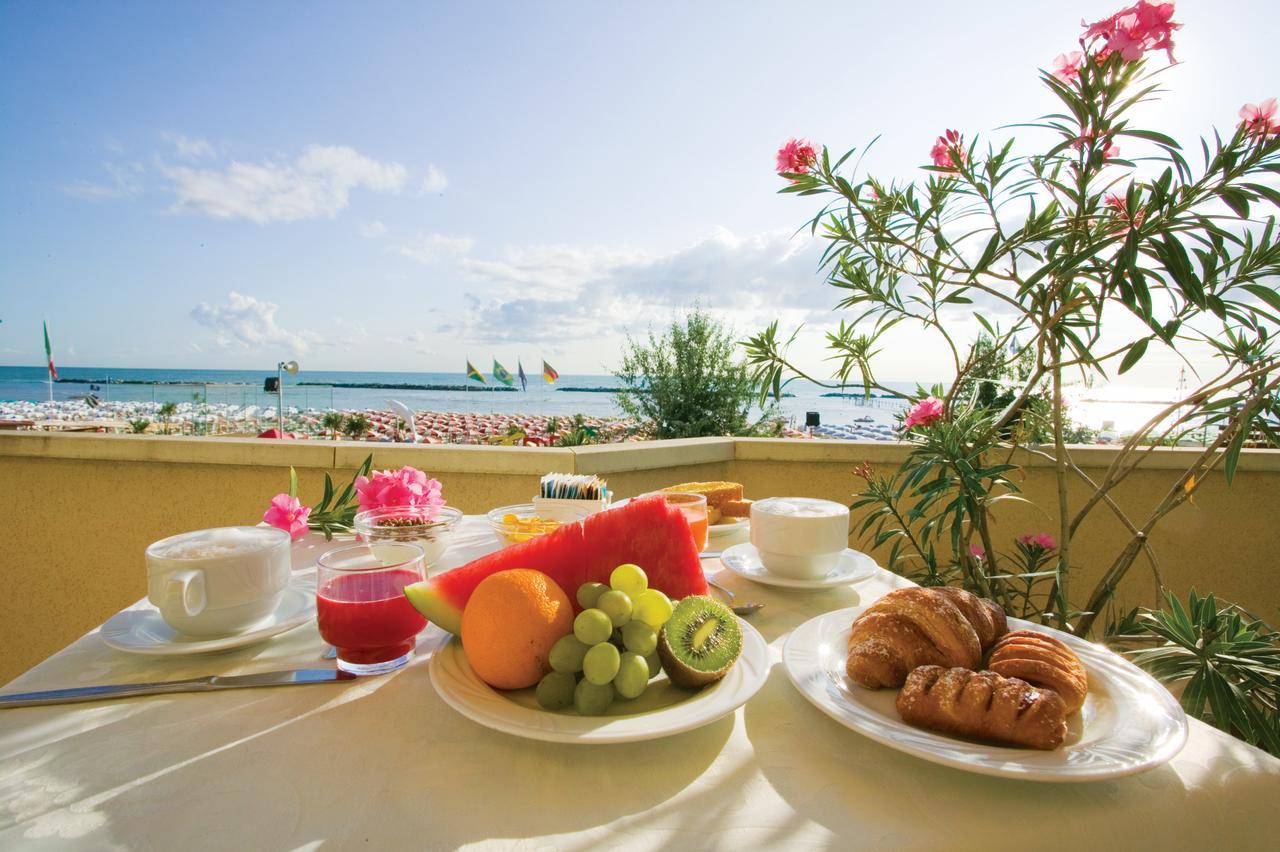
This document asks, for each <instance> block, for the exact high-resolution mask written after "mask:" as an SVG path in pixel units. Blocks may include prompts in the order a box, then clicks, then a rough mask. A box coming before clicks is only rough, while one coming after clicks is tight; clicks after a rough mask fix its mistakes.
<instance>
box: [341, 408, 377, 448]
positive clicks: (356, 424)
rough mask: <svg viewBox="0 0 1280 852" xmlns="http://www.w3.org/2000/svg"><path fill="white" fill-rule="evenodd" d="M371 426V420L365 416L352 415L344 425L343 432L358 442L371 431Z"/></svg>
mask: <svg viewBox="0 0 1280 852" xmlns="http://www.w3.org/2000/svg"><path fill="white" fill-rule="evenodd" d="M370 425H371V424H370V423H369V418H368V417H365V416H364V415H363V414H351V415H348V416H347V419H346V422H345V423H343V424H342V431H343V432H344V433H345V434H346V436H347V437H348V438H350V439H351V440H353V441H358V440H360V439H361V438H363V437H364V434H365V432H368V431H369V426H370Z"/></svg>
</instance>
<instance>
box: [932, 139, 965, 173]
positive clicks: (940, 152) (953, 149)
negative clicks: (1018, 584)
mask: <svg viewBox="0 0 1280 852" xmlns="http://www.w3.org/2000/svg"><path fill="white" fill-rule="evenodd" d="M929 157H930V159H932V160H933V165H934V166H935V167H936V168H939V169H948V170H950V171H955V170H957V169H959V168H960V167H961V166H963V165H964V164H965V161H967V160H968V159H969V154H968V152H966V151H965V150H964V136H962V135H961V134H960V132H959V131H958V130H948V131H947V132H946V133H944V134H942V135H941V136H939V137H938V139H937V141H936V142H934V143H933V147H932V148H930V149H929Z"/></svg>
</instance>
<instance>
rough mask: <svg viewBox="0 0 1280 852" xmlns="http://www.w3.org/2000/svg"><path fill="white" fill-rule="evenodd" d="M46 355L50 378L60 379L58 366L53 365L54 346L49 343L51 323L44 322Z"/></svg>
mask: <svg viewBox="0 0 1280 852" xmlns="http://www.w3.org/2000/svg"><path fill="white" fill-rule="evenodd" d="M44 356H45V358H46V359H48V361H49V378H50V379H52V380H53V381H55V382H56V381H57V380H58V368H57V367H55V366H53V347H52V346H50V345H49V323H48V322H46V323H45V324H44Z"/></svg>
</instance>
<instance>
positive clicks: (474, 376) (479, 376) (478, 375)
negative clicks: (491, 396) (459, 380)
mask: <svg viewBox="0 0 1280 852" xmlns="http://www.w3.org/2000/svg"><path fill="white" fill-rule="evenodd" d="M467 378H468V379H471V380H472V381H474V382H479V383H480V384H482V385H487V384H489V383H488V382H487V381H485V378H484V373H482V372H480V371H479V370H477V369H476V368H475V367H474V366H473V365H472V363H471V362H470V361H468V362H467Z"/></svg>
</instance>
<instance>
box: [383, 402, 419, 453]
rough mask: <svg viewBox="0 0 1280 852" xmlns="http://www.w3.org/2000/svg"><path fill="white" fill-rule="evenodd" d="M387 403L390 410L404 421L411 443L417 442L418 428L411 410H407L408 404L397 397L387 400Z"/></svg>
mask: <svg viewBox="0 0 1280 852" xmlns="http://www.w3.org/2000/svg"><path fill="white" fill-rule="evenodd" d="M388 404H389V405H390V406H391V410H392V411H394V412H395V413H396V414H398V415H400V419H401V420H403V421H404V422H405V426H407V427H408V429H409V437H410V440H411V442H412V443H414V444H416V443H418V428H417V426H416V425H415V422H416V421H415V420H414V416H413V412H412V411H410V410H409V406H407V405H405V404H404V403H403V402H401V401H400V400H398V399H393V400H389V401H388Z"/></svg>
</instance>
